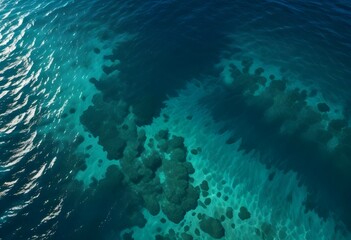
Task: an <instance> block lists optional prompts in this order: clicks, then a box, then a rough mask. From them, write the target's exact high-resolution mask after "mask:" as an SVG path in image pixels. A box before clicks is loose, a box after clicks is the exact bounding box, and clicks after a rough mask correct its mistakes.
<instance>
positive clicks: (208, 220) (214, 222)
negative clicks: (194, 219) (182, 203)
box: [200, 216, 225, 239]
mask: <svg viewBox="0 0 351 240" xmlns="http://www.w3.org/2000/svg"><path fill="white" fill-rule="evenodd" d="M200 229H201V230H202V231H203V232H205V233H207V234H208V235H210V236H211V237H213V238H215V239H219V238H222V237H224V235H225V231H224V227H223V225H222V223H221V222H220V221H219V220H218V219H215V218H213V217H208V216H206V217H205V218H203V219H202V220H201V221H200Z"/></svg>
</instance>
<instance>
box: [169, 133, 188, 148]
mask: <svg viewBox="0 0 351 240" xmlns="http://www.w3.org/2000/svg"><path fill="white" fill-rule="evenodd" d="M176 148H181V149H185V146H184V138H183V137H178V136H173V137H172V138H171V139H170V140H169V141H168V151H172V150H174V149H176Z"/></svg>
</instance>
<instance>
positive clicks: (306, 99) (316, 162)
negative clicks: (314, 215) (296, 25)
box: [202, 58, 351, 225]
mask: <svg viewBox="0 0 351 240" xmlns="http://www.w3.org/2000/svg"><path fill="white" fill-rule="evenodd" d="M252 65H253V60H252V59H250V58H245V59H243V60H242V62H241V66H238V65H234V64H231V65H230V74H231V79H232V80H233V82H232V83H230V84H227V85H226V86H224V87H223V88H222V89H221V90H220V91H217V92H214V93H213V96H208V97H206V98H205V99H204V100H203V101H202V103H203V104H204V105H206V106H207V107H208V108H209V109H211V111H212V112H213V114H212V115H213V116H214V118H215V119H216V120H218V121H224V122H226V123H227V125H228V127H227V129H230V128H232V126H233V124H232V123H233V122H234V121H235V124H236V126H237V128H238V131H237V132H236V133H234V135H233V136H232V137H231V138H230V139H228V141H230V142H231V139H239V138H241V137H242V145H241V147H242V149H245V150H247V151H250V150H252V149H256V150H258V151H261V152H262V153H265V152H266V153H267V152H269V151H270V150H269V149H271V147H270V146H272V145H274V146H280V149H278V150H274V151H275V153H274V156H273V157H267V158H269V159H285V160H286V161H284V162H283V163H282V162H281V161H280V162H271V160H269V161H268V160H267V162H266V164H268V165H271V164H274V165H275V166H279V167H280V168H285V169H294V170H296V171H298V172H299V173H301V176H303V178H304V179H305V180H306V182H307V183H309V185H310V186H314V187H315V186H318V185H319V186H323V188H326V189H329V190H330V191H329V193H326V194H327V195H328V194H329V195H334V196H338V197H336V198H337V199H341V200H340V201H345V202H344V203H343V204H342V205H343V206H347V204H345V203H346V202H347V201H351V194H350V187H349V186H350V184H351V175H350V172H351V127H350V126H349V124H348V121H349V118H348V116H347V115H346V114H344V112H335V111H336V110H335V109H332V107H331V106H329V105H328V103H326V102H318V101H316V100H314V99H313V100H312V98H313V97H315V96H316V95H317V93H318V92H317V91H316V90H315V89H312V90H307V89H301V88H297V87H295V88H293V87H291V86H290V85H289V84H288V83H289V82H288V80H287V79H285V78H282V79H278V78H277V77H276V76H274V75H270V76H269V77H268V78H266V77H265V76H263V72H264V69H263V68H257V69H256V70H254V71H250V69H251V68H252ZM312 102H316V103H315V105H313V104H311V103H312ZM341 111H342V110H341ZM223 130H225V128H224V129H223ZM235 134H237V135H235ZM252 134H254V135H255V138H252ZM277 156H279V157H278V158H277ZM317 188H318V187H317ZM316 191H317V192H318V191H319V190H316ZM346 199H348V200H346ZM335 204H336V205H340V203H335ZM311 206H312V205H309V206H308V207H311ZM349 210H351V209H349ZM318 211H319V212H320V213H321V214H323V215H324V214H327V213H322V212H325V211H324V210H321V209H319V210H318ZM326 211H328V210H326ZM344 212H349V211H344ZM340 214H342V215H345V216H344V217H345V219H348V221H349V222H350V225H351V219H350V218H349V216H346V215H348V214H345V213H342V212H341V213H340Z"/></svg>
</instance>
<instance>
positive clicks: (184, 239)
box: [180, 233, 194, 240]
mask: <svg viewBox="0 0 351 240" xmlns="http://www.w3.org/2000/svg"><path fill="white" fill-rule="evenodd" d="M180 236H181V237H182V240H193V239H194V238H193V236H191V235H190V234H189V233H182V234H181V235H180Z"/></svg>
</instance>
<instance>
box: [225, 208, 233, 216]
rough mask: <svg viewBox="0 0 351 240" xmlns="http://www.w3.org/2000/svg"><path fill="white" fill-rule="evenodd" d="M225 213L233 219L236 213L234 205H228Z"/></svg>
mask: <svg viewBox="0 0 351 240" xmlns="http://www.w3.org/2000/svg"><path fill="white" fill-rule="evenodd" d="M225 215H226V216H227V218H229V219H232V218H233V216H234V214H233V208H232V207H228V208H227V210H226V213H225Z"/></svg>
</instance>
